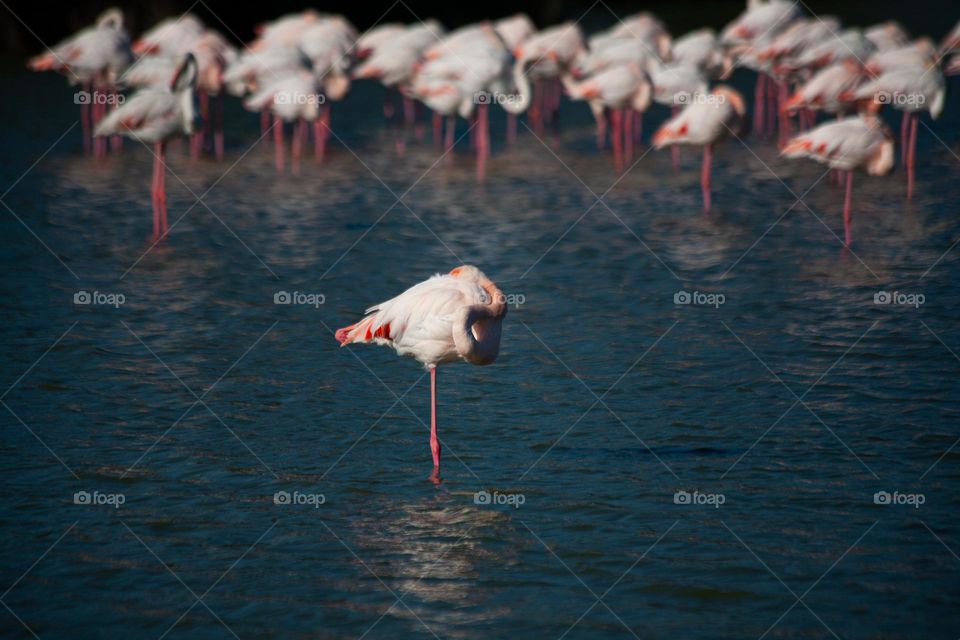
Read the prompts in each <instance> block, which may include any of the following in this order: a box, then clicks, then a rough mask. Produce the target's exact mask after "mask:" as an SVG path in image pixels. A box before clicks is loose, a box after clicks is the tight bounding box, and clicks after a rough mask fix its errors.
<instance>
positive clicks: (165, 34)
mask: <svg viewBox="0 0 960 640" xmlns="http://www.w3.org/2000/svg"><path fill="white" fill-rule="evenodd" d="M205 30H206V29H205V28H204V26H203V23H202V22H201V21H200V19H199V18H197V17H196V16H195V15H193V14H192V13H185V14H184V15H182V16H180V17H179V18H167V19H165V20H161V21H160V22H158V23H157V24H155V25H154V26H153V27H151V28H150V29H148V30H147V31H146V32H144V33H143V34H142V35H141V36H140V37H139V38H137V40H136V41H135V42H134V43H133V52H134V53H136V54H137V55H140V56H143V55H178V54H182V53H184V52H186V51H188V50H189V49H190V47H191V46H193V44H194V43H195V42H196V41H197V40H199V39H200V38H202V37H203V34H204V31H205Z"/></svg>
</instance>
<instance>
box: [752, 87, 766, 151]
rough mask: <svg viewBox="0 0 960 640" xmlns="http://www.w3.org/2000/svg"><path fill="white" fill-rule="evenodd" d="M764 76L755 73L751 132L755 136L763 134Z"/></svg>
mask: <svg viewBox="0 0 960 640" xmlns="http://www.w3.org/2000/svg"><path fill="white" fill-rule="evenodd" d="M765 78H766V76H765V75H763V74H762V73H758V74H757V86H756V87H755V88H754V90H753V132H754V133H755V134H756V135H757V136H762V135H763V100H764V91H766V81H765Z"/></svg>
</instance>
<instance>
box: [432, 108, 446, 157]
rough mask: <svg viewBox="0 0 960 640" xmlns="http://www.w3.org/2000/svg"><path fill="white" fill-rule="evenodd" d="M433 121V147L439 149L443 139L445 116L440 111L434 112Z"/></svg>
mask: <svg viewBox="0 0 960 640" xmlns="http://www.w3.org/2000/svg"><path fill="white" fill-rule="evenodd" d="M431 121H432V122H433V145H434V146H435V147H437V148H438V149H439V148H440V140H441V138H442V137H443V116H442V115H440V113H439V112H438V111H434V112H433V117H432V118H431Z"/></svg>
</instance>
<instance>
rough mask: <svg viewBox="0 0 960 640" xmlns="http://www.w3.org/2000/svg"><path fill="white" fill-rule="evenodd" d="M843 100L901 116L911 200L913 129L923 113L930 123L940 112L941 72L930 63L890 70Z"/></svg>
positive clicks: (914, 149)
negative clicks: (891, 110)
mask: <svg viewBox="0 0 960 640" xmlns="http://www.w3.org/2000/svg"><path fill="white" fill-rule="evenodd" d="M845 96H846V97H849V98H851V99H853V100H861V101H865V102H866V103H867V106H868V107H869V108H870V109H872V110H878V109H880V108H881V107H882V106H884V105H890V106H892V107H893V108H894V109H897V110H899V111H902V112H903V114H904V115H903V117H904V120H903V125H902V127H901V144H902V145H903V146H902V148H903V151H904V154H905V156H906V164H907V198H912V197H913V185H914V175H915V167H916V159H917V125H918V124H919V122H920V114H921V113H922V112H923V111H928V112H929V113H930V117H931V118H933V119H934V120H936V119H937V118H938V117H939V116H940V114H941V113H942V112H943V106H944V102H945V100H946V96H947V89H946V80H945V78H944V76H943V72H941V71H940V68H939V67H937V66H936V65H935V64H932V63H931V64H928V65H926V66H920V65H906V66H902V67H894V68H892V69H890V70H889V71H887V72H885V73H883V74H882V75H880V76H877V77H875V78H873V79H872V80H868V81H867V82H865V83H863V84H862V85H860V86H859V87H857V88H856V89H854V90H852V91H849V92H847V94H845ZM908 122H909V129H908V127H907V123H908ZM904 136H906V139H904Z"/></svg>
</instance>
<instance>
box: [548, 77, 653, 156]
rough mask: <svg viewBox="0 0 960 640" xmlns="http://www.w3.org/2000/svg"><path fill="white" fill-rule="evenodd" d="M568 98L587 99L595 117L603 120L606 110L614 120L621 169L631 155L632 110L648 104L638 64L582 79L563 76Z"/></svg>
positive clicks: (613, 135) (614, 140)
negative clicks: (580, 80)
mask: <svg viewBox="0 0 960 640" xmlns="http://www.w3.org/2000/svg"><path fill="white" fill-rule="evenodd" d="M563 83H564V88H565V89H566V91H567V94H568V95H569V96H570V99H571V100H586V101H587V102H588V103H589V104H590V108H591V110H592V111H593V113H594V116H595V117H596V118H597V121H598V123H599V122H600V120H601V119H603V117H604V115H603V113H604V109H609V110H610V114H611V119H612V121H613V126H612V130H611V132H610V138H611V141H612V143H613V158H614V163H615V165H616V167H617V170H618V171H619V170H622V168H623V163H624V155H626V157H627V158H628V159H629V158H630V157H631V156H632V155H633V118H632V116H631V115H630V112H631V110H633V111H636V112H638V113H642V112H644V111H646V110H647V108H648V107H649V106H650V95H651V88H650V81H649V80H648V79H647V75H646V74H645V73H644V72H643V70H642V69H640V66H639V65H637V64H629V65H620V66H615V67H610V68H608V69H606V70H604V71H601V72H600V73H598V74H596V75H594V76H592V77H590V78H588V79H587V80H584V81H583V82H574V81H573V80H571V79H569V78H568V77H564V78H563Z"/></svg>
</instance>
